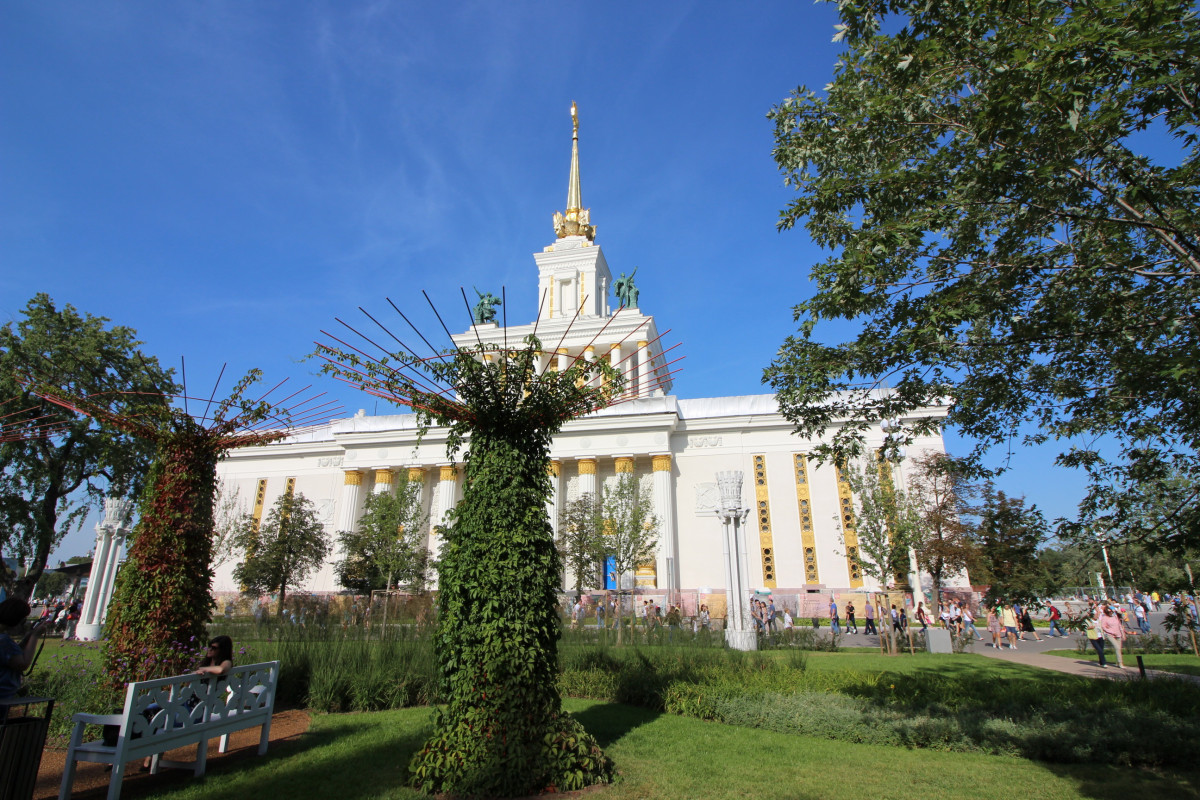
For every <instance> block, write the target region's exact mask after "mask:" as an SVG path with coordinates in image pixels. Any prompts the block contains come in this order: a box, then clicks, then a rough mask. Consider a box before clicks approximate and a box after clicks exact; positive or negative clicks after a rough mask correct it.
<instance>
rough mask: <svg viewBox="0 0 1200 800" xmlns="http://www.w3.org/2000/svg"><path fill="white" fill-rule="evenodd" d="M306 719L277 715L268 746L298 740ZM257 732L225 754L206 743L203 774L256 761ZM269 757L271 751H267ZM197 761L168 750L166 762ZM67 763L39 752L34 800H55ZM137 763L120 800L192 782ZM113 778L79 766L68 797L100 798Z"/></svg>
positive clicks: (186, 751) (242, 736)
mask: <svg viewBox="0 0 1200 800" xmlns="http://www.w3.org/2000/svg"><path fill="white" fill-rule="evenodd" d="M308 723H309V716H308V712H307V711H300V710H294V711H279V712H277V713H276V714H275V715H274V716H272V717H271V744H275V743H276V742H285V741H288V740H294V739H298V738H299V737H300V735H301V734H302V733H304V732H305V731H307V730H308ZM259 735H260V729H259V728H248V729H246V730H242V731H238V732H237V733H234V734H232V735H230V737H229V747H228V752H227V753H225V754H221V753H218V752H217V744H218V740H217V739H211V740H210V741H209V743H208V765H207V767H206V770H205V771H206V772H207V773H208V774H212V773H214V772H220V771H221V768H222V767H223V766H225V765H227V764H230V763H234V762H237V761H241V760H243V759H247V758H257V757H258V738H259ZM267 755H268V756H269V755H270V750H268V751H267ZM195 757H196V747H195V745H192V746H190V747H181V748H179V749H177V750H171V751H169V752H168V753H167V754H166V758H169V759H174V760H178V761H192V760H194V759H195ZM66 763H67V751H66V749H65V748H64V749H62V750H58V749H53V750H52V749H49V748H47V749H46V750H45V751H43V752H42V765H41V767H40V768H39V769H38V780H37V786H36V787H35V789H34V791H33V797H34V800H55V798H57V797H58V789H59V786H60V785H61V784H62V775H63V767H65V766H66ZM140 767H141V763H140V762H131V763H129V764H128V765H127V766H126V768H125V779H124V781H123V785H122V787H121V796H122V797H129V798H134V797H147V796H151V795H153V794H155V793H156V792H157V791H158V790H159V789H160V788H161V787H165V786H173V785H175V784H178V783H184V782H187V781H190V780H193V778H192V774H191V773H190V772H188V771H186V770H181V769H163V770H160V771H159V774H157V775H151V774H150V773H148V772H142V771H141V770H140ZM111 776H112V773H111V772H110V770H109V768H108V765H107V764H92V763H88V762H80V763H79V764H78V765H77V766H76V767H75V786H74V790H73V792H72V794H71V797H72V798H77V799H78V800H92V798H103V797H105V796H106V793H107V792H108V784H109V778H110V777H111Z"/></svg>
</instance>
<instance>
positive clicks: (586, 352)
mask: <svg viewBox="0 0 1200 800" xmlns="http://www.w3.org/2000/svg"><path fill="white" fill-rule="evenodd" d="M583 360H584V361H586V362H587V363H588V364H591V363H593V362H594V361H595V360H596V348H595V347H594V346H592V345H590V344H589V345H588V346H587V347H585V348H583ZM599 385H600V382H599V379H598V378H594V377H593V378H592V379H590V380H589V381H588V386H592V387H596V386H599Z"/></svg>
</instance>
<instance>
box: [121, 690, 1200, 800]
mask: <svg viewBox="0 0 1200 800" xmlns="http://www.w3.org/2000/svg"><path fill="white" fill-rule="evenodd" d="M566 705H567V708H568V709H569V710H570V711H571V712H572V713H574V714H575V715H576V717H577V718H578V719H579V720H580V721H581V722H583V724H584V725H585V726H586V727H587V728H588V730H589V731H591V732H592V733H593V734H595V735H596V736H597V737H598V739H599V740H600V742H601V744H602V745H603V746H604V748H605V750H606V751H607V752H608V753H609V754H610V755H611V756H612V758H613V759H614V760H615V761H616V763H617V766H618V769H619V770H620V773H621V776H622V780H621V782H620V783H618V784H617V785H615V786H612V787H609V788H606V789H604V790H602V791H599V792H597V793H595V794H589V795H588V797H589V798H591V797H595V798H597V800H601V799H603V800H632V798H681V799H682V798H706V799H711V800H721V799H722V798H739V800H740V798H746V797H750V798H823V799H827V800H839V799H840V798H845V800H861V798H871V800H890V798H898V799H899V798H912V800H929V798H940V797H954V798H964V799H970V798H995V799H996V800H1011V797H1012V796H1013V794H1014V792H1017V793H1019V794H1020V796H1021V798H1022V800H1041V799H1042V798H1046V799H1050V798H1053V799H1054V800H1058V799H1059V798H1062V799H1063V800H1066V799H1067V798H1095V799H1097V800H1108V799H1109V798H1111V799H1112V800H1128V799H1129V798H1136V797H1154V798H1156V800H1157V799H1158V798H1163V799H1164V800H1165V799H1166V798H1200V773H1181V772H1174V773H1159V774H1155V773H1149V772H1144V771H1136V770H1129V769H1121V768H1118V767H1112V766H1096V765H1086V766H1069V765H1054V764H1042V763H1038V762H1033V761H1027V760H1022V759H1013V758H1004V757H999V756H984V755H974V754H961V753H945V752H937V751H930V750H919V751H918V750H905V749H900V748H889V747H880V746H875V745H859V744H846V743H842V742H834V741H828V740H825V739H817V738H810V737H805V736H793V735H785V734H776V733H770V732H765V731H760V730H750V729H746V728H738V727H734V726H728V725H722V724H719V723H714V722H703V721H700V720H695V719H688V718H685V717H676V716H671V715H665V714H658V713H655V712H652V711H647V710H645V709H640V708H633V707H629V706H622V705H618V704H615V703H599V702H593V701H584V700H568V701H567V702H566ZM428 719H429V710H428V709H425V708H411V709H403V710H399V711H385V712H378V713H373V714H338V715H323V716H316V717H314V719H313V726H312V730H311V731H309V732H308V733H307V734H305V735H304V736H303V737H301V738H300V739H298V740H297V741H293V742H286V743H280V744H278V745H275V746H273V747H272V750H271V753H270V754H269V755H268V756H267V757H265V758H262V759H258V758H253V757H251V758H247V759H243V760H241V761H239V762H237V763H232V764H221V763H220V762H216V763H213V764H211V768H210V772H209V774H208V777H207V779H206V780H205V781H203V782H202V783H201V782H193V781H191V780H190V779H189V778H187V777H186V776H180V777H179V779H178V780H177V781H175V782H174V783H173V785H172V786H171V787H167V788H165V789H164V788H163V787H156V788H155V791H154V792H153V795H154V796H155V797H162V798H170V799H171V800H191V799H193V798H194V800H222V798H229V800H235V799H236V800H241V799H242V798H246V797H280V798H285V797H303V798H305V800H325V798H330V799H331V800H367V798H424V797H426V796H425V795H422V794H420V793H418V792H415V791H413V790H411V789H407V788H404V786H403V784H404V782H405V773H406V770H405V767H406V765H407V763H408V760H409V757H410V756H411V754H412V753H413V752H414V750H415V749H416V748H417V747H418V746H419V745H420V743H421V742H422V741H423V739H424V737H425V735H426V733H427V729H426V724H427V722H428ZM123 794H124V796H126V797H129V798H134V797H148V796H150V792H148V791H147V790H146V789H138V788H135V785H134V784H130V785H129V786H128V787H127V789H126V791H125V792H123Z"/></svg>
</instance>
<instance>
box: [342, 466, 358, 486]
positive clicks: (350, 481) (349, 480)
mask: <svg viewBox="0 0 1200 800" xmlns="http://www.w3.org/2000/svg"><path fill="white" fill-rule="evenodd" d="M345 474H346V485H347V486H361V485H362V473H361V472H359V471H358V470H356V469H348V470H346V473H345Z"/></svg>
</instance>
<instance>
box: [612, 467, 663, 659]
mask: <svg viewBox="0 0 1200 800" xmlns="http://www.w3.org/2000/svg"><path fill="white" fill-rule="evenodd" d="M601 504H602V520H601V526H602V529H603V531H604V533H603V536H602V544H603V553H604V563H606V564H608V565H610V567H611V569H612V572H613V578H614V582H615V583H616V586H617V597H618V599H620V598H621V595H622V592H623V590H624V589H623V580H622V579H623V578H625V577H630V578H632V577H633V576H634V575H635V574H636V573H637V568H638V567H640V566H641V565H643V564H647V563H651V562H653V561H654V558H655V555H656V550H657V548H658V529H659V523H658V518H657V517H655V516H654V508H653V504H652V503H651V500H650V497H648V496H647V495H646V494H645V493H644V492H643V491H642V486H641V481H639V480H638V477H637V476H636V475H634V474H633V473H624V474H622V475H620V476H619V477H618V478H617V480H616V482H615V483H614V484H612V486H611V487H610V488H607V489H606V490H605V491H604V493H603V499H602V501H601ZM623 609H624V603H621V602H618V603H617V614H616V620H615V622H616V624H617V643H618V644H620V643H621V641H622V640H623V633H622V632H623V630H624V626H623V624H622V619H621V612H622V610H623ZM632 624H633V621H632V619H630V625H632Z"/></svg>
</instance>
